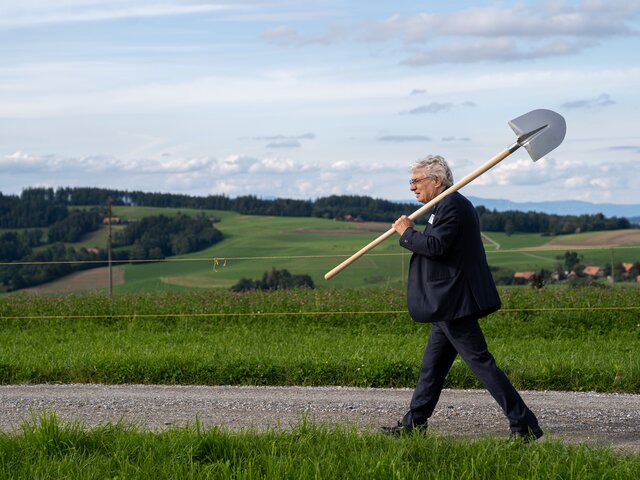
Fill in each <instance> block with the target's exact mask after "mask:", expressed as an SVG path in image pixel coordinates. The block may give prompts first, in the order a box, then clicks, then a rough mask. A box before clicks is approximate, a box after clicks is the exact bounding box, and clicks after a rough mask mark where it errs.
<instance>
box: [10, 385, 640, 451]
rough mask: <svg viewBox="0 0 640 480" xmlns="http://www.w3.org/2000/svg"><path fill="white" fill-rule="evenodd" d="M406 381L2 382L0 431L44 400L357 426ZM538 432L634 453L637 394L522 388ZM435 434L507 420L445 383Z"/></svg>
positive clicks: (68, 417) (392, 408)
mask: <svg viewBox="0 0 640 480" xmlns="http://www.w3.org/2000/svg"><path fill="white" fill-rule="evenodd" d="M411 393H412V391H411V390H410V389H362V388H350V387H231V386H213V387H209V386H158V385H3V386H0V429H1V430H3V431H5V432H13V431H16V430H17V429H18V428H19V426H20V424H21V423H22V422H23V421H25V420H27V419H30V418H31V414H30V411H32V410H33V411H36V412H40V411H42V410H47V409H49V408H50V407H53V409H54V410H55V411H56V412H57V414H58V416H59V417H60V418H61V419H63V420H64V421H76V420H77V421H80V422H82V423H83V424H85V425H87V426H95V425H100V424H105V423H108V422H117V421H119V420H123V421H124V422H126V423H135V424H137V425H139V426H140V428H143V429H149V430H161V429H165V428H168V427H169V426H172V425H175V426H182V425H186V424H193V423H195V419H196V417H198V418H199V419H200V422H201V424H202V426H203V427H204V428H210V427H213V426H222V427H225V428H229V429H239V428H245V427H254V428H265V427H274V426H278V425H280V426H281V427H283V428H288V427H290V426H292V425H295V424H296V423H297V422H298V421H299V420H300V419H301V418H302V417H303V416H306V417H307V418H308V419H310V420H312V421H315V422H322V423H326V424H336V423H349V424H352V425H356V426H357V427H359V428H378V427H379V426H381V425H391V424H395V422H396V421H397V420H398V419H400V418H401V417H402V415H403V414H404V412H405V409H406V407H407V405H408V403H409V400H410V398H411ZM521 394H522V397H523V398H524V399H525V401H526V402H527V403H528V405H529V406H530V407H531V409H532V410H533V411H534V412H535V413H536V415H537V416H538V418H539V420H540V424H541V426H542V428H543V429H544V430H545V432H546V434H547V438H556V439H560V440H562V441H566V442H571V443H579V442H585V443H591V444H600V445H610V446H613V447H615V448H623V449H625V450H631V451H634V452H640V395H627V394H600V393H592V392H587V393H573V392H535V391H523V392H521ZM430 429H431V431H434V432H437V433H439V434H442V435H452V436H469V437H480V436H485V435H496V436H502V437H504V436H506V434H507V433H508V423H507V420H506V419H505V418H504V416H503V415H502V412H501V411H500V410H499V408H498V407H497V405H496V404H495V402H494V400H493V399H492V398H491V397H490V396H489V394H488V393H486V392H484V391H482V390H445V391H444V392H443V394H442V397H441V399H440V403H439V404H438V409H437V410H436V412H435V414H434V416H433V417H432V419H431V422H430Z"/></svg>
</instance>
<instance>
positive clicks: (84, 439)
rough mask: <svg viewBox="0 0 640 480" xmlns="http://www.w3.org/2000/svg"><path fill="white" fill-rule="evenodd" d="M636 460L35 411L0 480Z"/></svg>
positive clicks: (605, 470) (633, 467)
mask: <svg viewBox="0 0 640 480" xmlns="http://www.w3.org/2000/svg"><path fill="white" fill-rule="evenodd" d="M639 475H640V456H638V455H633V454H622V453H614V452H613V451H611V450H610V449H607V448H602V447H590V446H585V445H580V446H570V445H563V444H561V443H559V442H554V441H544V442H539V443H537V444H535V445H524V444H522V443H513V444H509V443H507V442H506V441H504V440H498V439H482V440H474V441H472V440H466V441H465V440H455V439H449V438H443V437H438V436H435V435H432V434H426V435H424V434H418V435H412V436H405V437H402V438H389V437H385V436H383V435H382V434H380V433H377V432H371V431H366V432H359V431H357V430H355V429H352V428H349V427H332V428H327V427H321V426H314V425H312V424H310V423H307V422H305V421H304V420H302V421H301V422H300V424H299V425H298V426H297V427H295V428H294V429H293V430H291V431H282V430H272V431H267V432H256V431H252V430H246V431H241V432H228V431H225V430H221V429H212V430H208V431H202V430H201V429H200V428H199V426H198V424H197V423H196V424H195V425H194V426H192V427H186V428H179V429H175V428H174V429H169V430H167V431H165V432H162V433H150V432H141V431H139V430H137V429H136V428H135V427H130V426H124V425H119V424H116V425H106V426H104V427H100V428H95V429H93V430H86V429H84V428H82V425H79V424H62V423H61V422H60V421H59V420H58V419H57V418H56V416H55V414H42V415H40V416H38V417H36V416H35V415H34V418H33V419H32V421H31V422H25V424H24V425H23V428H22V432H21V433H20V434H19V435H6V434H0V477H1V478H73V479H85V478H86V479H94V478H114V479H115V478H127V479H149V478H154V479H165V478H171V479H190V478H212V479H231V478H234V479H255V478H261V479H277V480H280V479H285V478H291V479H294V478H295V479H319V478H320V479H322V478H331V479H343V478H344V479H364V478H366V479H385V480H386V479H443V478H452V479H454V478H455V479H463V480H464V479H469V480H471V479H474V480H475V479H496V480H512V479H539V480H547V479H556V478H557V479H560V478H562V479H568V480H569V479H576V480H578V479H579V480H584V479H598V480H602V479H621V480H622V479H624V480H627V479H634V478H638V476H639Z"/></svg>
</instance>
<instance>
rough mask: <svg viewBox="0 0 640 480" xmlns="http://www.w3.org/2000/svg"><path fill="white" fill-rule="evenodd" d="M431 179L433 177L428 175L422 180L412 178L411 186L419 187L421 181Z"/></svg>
mask: <svg viewBox="0 0 640 480" xmlns="http://www.w3.org/2000/svg"><path fill="white" fill-rule="evenodd" d="M430 178H433V177H432V176H431V175H427V176H426V177H422V178H412V179H411V180H409V185H410V186H413V185H417V184H419V183H420V182H421V181H423V180H428V179H430Z"/></svg>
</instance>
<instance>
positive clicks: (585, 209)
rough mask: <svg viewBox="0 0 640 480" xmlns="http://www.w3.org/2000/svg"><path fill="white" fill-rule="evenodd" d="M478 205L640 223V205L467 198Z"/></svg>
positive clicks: (495, 208) (491, 208) (490, 208)
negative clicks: (600, 215) (600, 214)
mask: <svg viewBox="0 0 640 480" xmlns="http://www.w3.org/2000/svg"><path fill="white" fill-rule="evenodd" d="M467 198H469V200H471V202H472V203H473V204H474V205H476V206H479V205H482V206H484V207H486V208H488V209H489V210H496V211H498V212H504V211H507V210H517V211H520V212H529V211H534V212H543V213H548V214H553V215H594V214H597V213H602V214H603V215H604V216H605V217H625V218H627V219H628V220H629V221H631V222H633V223H638V222H640V204H615V203H590V202H583V201H580V200H560V201H554V202H512V201H511V200H501V199H495V198H478V197H467Z"/></svg>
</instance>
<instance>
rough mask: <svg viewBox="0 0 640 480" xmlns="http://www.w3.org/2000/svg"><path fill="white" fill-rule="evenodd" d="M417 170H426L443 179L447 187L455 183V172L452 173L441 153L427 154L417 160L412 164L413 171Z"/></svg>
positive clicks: (443, 183) (429, 173) (431, 174)
mask: <svg viewBox="0 0 640 480" xmlns="http://www.w3.org/2000/svg"><path fill="white" fill-rule="evenodd" d="M415 170H426V171H427V174H428V175H430V176H433V177H436V178H439V179H440V180H442V185H444V186H445V187H447V188H448V187H450V186H451V185H453V173H451V169H450V168H449V165H448V164H447V161H446V160H445V159H444V158H442V157H441V156H440V155H427V156H426V157H424V158H421V159H419V160H416V161H415V162H413V165H411V172H414V171H415Z"/></svg>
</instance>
